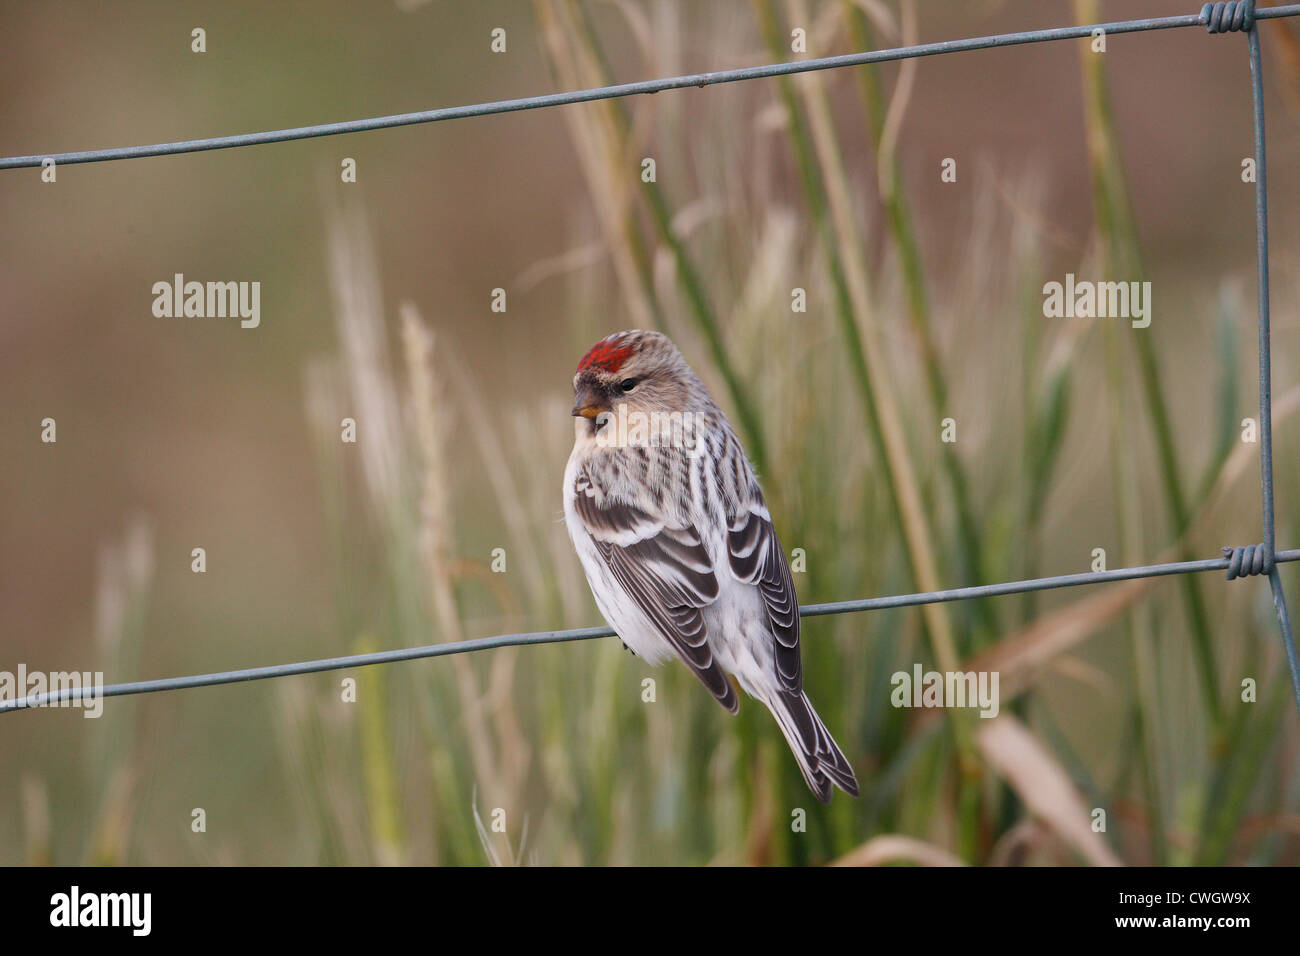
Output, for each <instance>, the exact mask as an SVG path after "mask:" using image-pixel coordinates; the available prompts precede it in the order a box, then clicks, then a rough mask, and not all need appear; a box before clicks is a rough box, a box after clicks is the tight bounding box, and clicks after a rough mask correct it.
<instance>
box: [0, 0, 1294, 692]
mask: <svg viewBox="0 0 1300 956" xmlns="http://www.w3.org/2000/svg"><path fill="white" fill-rule="evenodd" d="M1294 16H1300V4H1288V5H1284V6H1276V7H1266V8H1263V9H1258V10H1257V9H1255V4H1254V0H1245V2H1230V3H1227V2H1219V3H1207V4H1205V5H1204V7H1203V8H1202V9H1201V12H1200V13H1199V14H1187V15H1183V16H1173V17H1156V18H1151V19H1144V20H1122V21H1116V22H1112V23H1099V24H1093V25H1090V26H1071V27H1058V28H1054V29H1046V30H1029V31H1024V32H1021V33H1006V34H999V35H996V36H986V37H973V38H968V39H960V40H945V41H941V42H938V43H923V44H918V45H914V46H906V47H897V48H894V49H888V50H872V51H867V52H861V53H850V54H845V55H842V56H831V57H820V58H817V59H809V60H798V61H794V62H788V63H772V64H767V65H764V66H754V67H744V68H741V69H735V70H721V71H717V72H713V73H697V74H691V75H687V76H675V77H667V78H664V79H658V80H646V81H642V82H638V83H622V84H617V85H613V86H604V87H597V88H594V89H589V90H578V91H574V92H568V93H552V94H548V95H545V96H533V97H525V98H523V99H514V100H500V101H497V102H492V103H479V104H475V105H470V106H456V107H446V108H442V109H434V110H426V111H424V112H420V113H402V114H397V115H393V116H381V117H375V118H372V119H363V120H352V121H348V122H342V123H326V124H322V125H318V126H302V127H296V128H293V129H283V130H270V131H266V132H260V133H246V134H241V135H236V136H218V137H213V138H211V139H200V140H187V141H183V142H175V143H159V144H155V145H152V146H126V147H119V148H114V149H100V150H84V151H81V152H70V153H46V154H41V155H32V156H13V157H8V158H4V159H0V169H17V168H22V167H34V166H43V165H48V164H49V163H50V162H53V163H54V164H56V165H68V164H74V163H95V162H107V161H111V160H118V159H139V158H143V157H147V156H167V155H175V154H179V153H195V152H203V151H207V150H215V149H232V148H235V147H240V146H255V145H262V144H267V143H280V142H287V141H290V140H300V139H311V138H314V137H320V136H334V135H338V134H342V133H359V132H365V131H367V130H376V129H389V128H392V127H397V126H411V125H415V124H419V123H435V122H440V121H443V120H450V119H462V118H466V117H470V116H488V115H492V114H497V113H510V112H517V111H521V110H530V109H540V108H543V107H551V106H565V105H570V104H574V103H588V102H592V101H595V100H604V99H613V98H617V97H622V96H634V95H637V94H641V93H659V92H663V91H666V90H675V89H685V88H688V87H692V86H694V87H704V86H710V85H715V84H719V83H732V82H737V81H740V80H752V79H760V78H764V77H773V76H786V75H789V74H794V73H807V72H811V71H815V70H829V69H837V68H841V67H850V66H863V65H866V64H871V63H884V62H888V61H891V60H904V59H910V58H914V57H922V56H935V55H939V54H945V53H961V52H966V51H972V50H987V49H993V48H997V47H1009V46H1019V45H1022V44H1027V43H1042V42H1046V41H1052V40H1068V39H1081V38H1085V37H1091V36H1094V35H1097V34H1098V33H1102V34H1120V33H1139V32H1145V31H1150V30H1166V29H1176V28H1180V27H1191V26H1201V27H1206V28H1208V29H1209V32H1211V33H1223V32H1245V33H1246V34H1247V36H1248V53H1249V62H1250V78H1251V99H1252V107H1253V119H1254V137H1255V159H1256V182H1255V208H1256V247H1257V261H1258V272H1259V277H1258V292H1259V384H1260V474H1261V485H1262V502H1263V527H1264V542H1263V544H1262V545H1259V546H1253V545H1252V546H1250V547H1245V548H1243V547H1237V548H1225V549H1224V554H1225V556H1224V557H1223V558H1212V559H1206V560H1202V561H1175V562H1168V563H1164V564H1153V565H1145V566H1142V567H1133V568H1116V569H1114V570H1109V571H1093V572H1086V573H1081V574H1063V575H1057V576H1054V577H1043V578H1032V579H1028V580H1022V581H1006V582H1001V583H997V584H986V585H979V586H975V587H965V588H955V589H952V590H947V591H927V592H921V593H916V594H904V595H892V596H886V597H876V598H862V599H859V600H851V601H836V602H832V603H828V604H810V605H806V606H803V607H801V608H800V609H799V615H800V617H818V616H821V615H827V614H846V613H851V612H858V611H871V610H884V609H887V608H899V607H911V606H915V605H920V604H934V603H943V602H948V601H962V600H969V599H972V598H984V597H995V596H998V595H1005V594H1017V593H1023V592H1027V591H1045V590H1049V589H1053V588H1063V587H1077V586H1080V585H1088V584H1102V583H1106V582H1110V581H1122V580H1131V579H1136V578H1151V577H1160V576H1165V575H1175V574H1193V573H1199V572H1204V571H1225V570H1226V571H1227V572H1228V574H1227V577H1228V579H1229V580H1231V579H1233V578H1236V577H1243V576H1252V575H1257V574H1263V575H1267V577H1268V580H1269V586H1270V590H1271V591H1272V596H1273V603H1274V607H1275V609H1276V611H1277V618H1278V623H1279V626H1280V629H1281V632H1282V643H1283V648H1284V651H1285V654H1286V658H1287V665H1288V669H1289V672H1290V677H1291V686H1292V691H1293V692H1294V695H1295V699H1296V706H1297V708H1298V709H1300V662H1297V656H1296V649H1295V639H1294V636H1293V634H1292V631H1291V622H1290V615H1289V614H1288V612H1287V606H1286V598H1285V595H1284V594H1283V591H1282V583H1281V577H1280V575H1279V574H1278V569H1277V565H1278V564H1279V563H1283V562H1288V561H1297V560H1300V549H1297V550H1290V551H1274V537H1275V522H1274V501H1273V436H1272V394H1271V372H1270V367H1271V346H1270V331H1269V285H1268V197H1267V185H1266V175H1265V174H1266V162H1265V139H1264V87H1263V67H1262V64H1261V57H1260V49H1259V34H1258V32H1257V31H1256V30H1255V21H1256V20H1267V19H1274V18H1279V17H1294ZM614 633H615V632H614V630H613V629H612V628H609V627H584V628H574V629H571V630H564V631H535V632H531V633H525V634H499V635H496V636H494V637H482V638H475V639H473V640H468V641H455V642H448V643H442V644H430V645H425V646H421V647H411V648H401V649H397V650H389V651H376V652H372V653H367V654H353V655H349V656H345V657H331V658H324V659H321V660H313V661H299V662H295V663H290V664H274V665H270V666H266V667H250V668H246V669H243V670H235V671H223V672H220V673H213V674H195V675H190V676H186V677H171V678H163V679H160V680H146V681H134V682H130V683H123V684H111V685H107V686H104V687H102V688H89V689H87V688H72V689H66V690H60V691H58V692H55V693H45V694H34V695H29V696H27V697H23V698H19V699H16V700H9V701H0V713H8V712H11V711H17V710H28V709H32V708H36V707H46V706H58V705H61V704H68V703H76V702H78V701H81V700H85V699H98V698H101V697H121V696H126V695H131V694H146V693H154V692H158V691H166V690H182V689H186V688H192V687H210V686H214V685H218V684H234V683H242V682H244V681H254V680H267V679H270V678H276V677H288V676H292V675H295V674H312V673H319V672H322V671H334V670H343V669H347V668H354V667H365V666H370V665H374V664H388V663H395V662H398V661H409V660H418V659H422V658H429V657H443V656H446V655H449V654H463V653H467V652H470V651H480V650H490V649H493V648H499V647H512V646H521V645H528V644H554V643H561V642H567V641H583V640H591V639H594V638H599V637H610V636H613V635H614Z"/></svg>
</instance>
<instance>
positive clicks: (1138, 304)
mask: <svg viewBox="0 0 1300 956" xmlns="http://www.w3.org/2000/svg"><path fill="white" fill-rule="evenodd" d="M1043 316H1044V317H1045V318H1048V319H1075V318H1078V319H1131V320H1132V323H1133V328H1135V329H1145V328H1146V327H1147V326H1148V325H1150V324H1151V283H1150V282H1091V281H1088V280H1086V279H1085V280H1082V281H1077V282H1076V281H1075V278H1074V273H1073V272H1069V273H1066V276H1065V282H1049V283H1047V284H1046V285H1044V286H1043Z"/></svg>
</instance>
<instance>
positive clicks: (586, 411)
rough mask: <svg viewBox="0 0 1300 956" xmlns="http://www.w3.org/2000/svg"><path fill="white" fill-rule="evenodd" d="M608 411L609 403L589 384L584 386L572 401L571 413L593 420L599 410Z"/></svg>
mask: <svg viewBox="0 0 1300 956" xmlns="http://www.w3.org/2000/svg"><path fill="white" fill-rule="evenodd" d="M607 411H609V405H608V404H606V402H605V400H604V398H603V397H601V395H599V394H598V393H597V392H596V390H595V389H594V388H592V387H591V386H585V387H584V388H583V389H582V391H580V392H579V393H578V397H577V398H576V399H575V400H574V402H573V411H572V413H571V414H572V415H574V416H575V417H577V416H579V415H581V416H582V417H583V418H588V419H592V420H594V419H595V418H596V416H597V415H599V414H600V413H601V412H607Z"/></svg>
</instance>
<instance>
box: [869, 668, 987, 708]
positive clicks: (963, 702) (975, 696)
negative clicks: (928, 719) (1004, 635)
mask: <svg viewBox="0 0 1300 956" xmlns="http://www.w3.org/2000/svg"><path fill="white" fill-rule="evenodd" d="M889 682H890V684H892V685H893V688H894V689H893V691H891V692H890V694H889V702H890V703H891V704H893V705H894V706H895V707H978V708H979V709H980V716H981V717H996V716H997V715H998V710H999V704H998V682H999V674H998V672H997V671H945V672H942V673H941V672H939V671H926V670H923V669H922V667H921V665H920V664H915V665H913V667H912V670H911V672H910V673H909V672H908V671H897V672H895V674H894V675H893V676H892V677H891V678H890V679H889Z"/></svg>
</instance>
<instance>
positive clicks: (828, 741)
mask: <svg viewBox="0 0 1300 956" xmlns="http://www.w3.org/2000/svg"><path fill="white" fill-rule="evenodd" d="M763 703H765V704H767V708H768V710H770V711H771V712H772V716H773V717H775V718H776V722H777V725H778V726H779V727H780V728H781V733H782V734H784V735H785V739H786V741H787V742H788V743H789V744H790V749H791V750H793V751H794V756H795V759H796V760H798V761H799V769H800V770H801V771H802V772H803V778H804V780H805V781H806V782H807V783H808V789H810V790H811V791H812V792H813V793H814V794H815V795H816V797H817V799H818V800H820V801H821V802H822V803H830V800H831V784H834V785H835V786H837V787H839V788H840V789H841V790H843V791H844V792H845V793H847V794H849V795H850V796H854V797H856V796H857V795H858V778H857V777H856V776H854V773H853V767H852V766H851V765H850V764H849V761H848V758H847V757H845V756H844V751H842V750H840V746H839V744H837V743H836V742H835V738H834V737H832V736H831V734H830V731H829V730H827V729H826V725H825V724H824V723H822V719H821V718H820V717H818V716H817V711H815V710H813V706H812V703H811V702H809V700H808V695H807V694H803V693H790V692H787V691H777V692H774V693H772V694H770V695H768V697H767V698H766V699H765V700H764V701H763Z"/></svg>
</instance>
